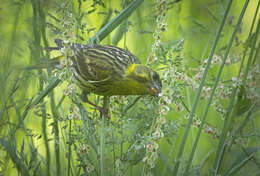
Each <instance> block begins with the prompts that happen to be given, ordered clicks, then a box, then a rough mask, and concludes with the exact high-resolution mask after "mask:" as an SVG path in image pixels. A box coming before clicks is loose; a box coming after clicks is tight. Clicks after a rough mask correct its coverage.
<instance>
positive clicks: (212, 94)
mask: <svg viewBox="0 0 260 176" xmlns="http://www.w3.org/2000/svg"><path fill="white" fill-rule="evenodd" d="M230 5H231V4H230ZM229 8H230V7H229ZM223 20H224V19H223ZM232 42H233V39H232V40H231V41H230V43H229V47H228V48H227V50H226V53H225V56H224V58H223V60H222V64H221V66H220V69H219V71H218V74H217V77H216V80H215V83H214V85H213V88H212V91H211V93H210V98H209V100H208V104H207V106H206V109H205V111H204V113H203V116H202V121H201V124H200V128H199V131H198V134H197V136H196V139H195V143H194V145H193V148H192V151H191V153H190V156H189V159H188V164H187V166H186V169H185V173H184V175H187V174H188V171H189V169H190V166H191V163H192V160H193V157H194V154H195V151H196V148H197V145H198V142H199V138H200V134H201V131H202V129H203V126H204V124H205V122H206V118H207V114H208V111H209V108H210V105H211V102H212V100H213V97H214V94H215V90H216V88H217V85H218V82H219V80H220V76H221V73H222V70H223V68H224V66H225V63H226V60H227V57H228V54H229V51H230V49H231V46H232Z"/></svg>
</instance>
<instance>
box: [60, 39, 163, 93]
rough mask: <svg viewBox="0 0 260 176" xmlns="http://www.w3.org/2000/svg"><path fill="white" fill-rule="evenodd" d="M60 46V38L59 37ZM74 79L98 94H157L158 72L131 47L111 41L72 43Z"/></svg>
mask: <svg viewBox="0 0 260 176" xmlns="http://www.w3.org/2000/svg"><path fill="white" fill-rule="evenodd" d="M56 43H57V45H58V47H59V48H61V47H62V45H61V40H56ZM71 49H72V50H73V53H74V55H73V56H71V57H70V59H71V60H72V62H73V65H72V74H73V80H74V82H75V83H76V84H77V85H78V86H79V87H80V88H81V89H82V90H84V91H85V92H87V93H91V92H92V93H95V94H98V95H105V96H112V95H146V94H150V95H158V94H159V93H160V92H161V87H162V84H161V80H160V78H159V75H158V74H157V73H156V72H155V71H153V70H152V69H151V68H149V67H147V66H144V65H141V64H140V62H139V60H138V59H137V58H136V57H135V56H134V55H133V54H132V53H130V52H129V51H127V50H124V49H121V48H118V47H115V46H109V45H105V46H104V45H81V44H72V45H71Z"/></svg>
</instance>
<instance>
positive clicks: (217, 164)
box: [213, 0, 249, 175]
mask: <svg viewBox="0 0 260 176" xmlns="http://www.w3.org/2000/svg"><path fill="white" fill-rule="evenodd" d="M248 3H249V0H246V2H245V4H244V6H243V9H242V11H241V13H240V16H239V19H238V21H237V24H236V27H235V30H234V32H233V34H232V37H231V39H230V42H229V45H228V49H227V51H226V53H225V57H227V56H228V54H229V50H230V48H231V45H232V43H233V40H234V39H235V36H236V33H237V32H238V30H239V26H240V24H241V22H242V19H243V17H244V14H245V11H246V8H247V6H248ZM237 89H238V88H237V87H236V88H235V89H234V90H233V92H232V96H231V100H230V103H229V106H228V110H227V113H226V116H225V123H224V127H223V130H222V134H221V137H220V142H219V145H218V149H217V152H216V157H215V162H214V165H213V172H214V175H217V174H218V170H219V168H220V164H221V163H220V161H221V158H222V156H223V153H224V145H225V139H226V136H227V133H228V130H229V128H230V123H231V122H232V121H233V118H231V119H229V116H230V113H231V110H232V108H233V103H234V100H235V97H236V92H237ZM231 117H232V115H231ZM233 117H234V116H233Z"/></svg>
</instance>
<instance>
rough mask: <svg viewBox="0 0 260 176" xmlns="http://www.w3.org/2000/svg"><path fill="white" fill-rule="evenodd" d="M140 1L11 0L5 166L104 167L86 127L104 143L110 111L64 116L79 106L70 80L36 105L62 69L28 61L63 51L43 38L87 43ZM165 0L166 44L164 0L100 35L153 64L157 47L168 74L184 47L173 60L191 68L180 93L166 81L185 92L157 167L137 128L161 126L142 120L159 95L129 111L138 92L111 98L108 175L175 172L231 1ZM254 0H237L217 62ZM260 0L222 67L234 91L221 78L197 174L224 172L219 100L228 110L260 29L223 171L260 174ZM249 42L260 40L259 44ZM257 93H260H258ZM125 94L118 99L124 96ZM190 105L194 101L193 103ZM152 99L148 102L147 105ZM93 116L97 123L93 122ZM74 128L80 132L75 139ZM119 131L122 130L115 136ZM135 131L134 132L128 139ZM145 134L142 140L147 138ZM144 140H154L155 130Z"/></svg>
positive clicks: (2, 37) (2, 100)
mask: <svg viewBox="0 0 260 176" xmlns="http://www.w3.org/2000/svg"><path fill="white" fill-rule="evenodd" d="M131 2H132V1H129V0H121V1H120V0H103V1H102V0H71V1H69V0H68V1H66V0H55V1H51V0H31V1H29V0H1V5H0V92H1V93H0V176H1V175H27V174H29V175H102V172H101V171H100V169H101V166H100V164H99V159H100V155H99V152H100V151H97V152H96V151H94V149H93V147H92V145H91V144H89V143H91V142H90V141H91V140H90V139H89V138H87V137H86V136H85V134H86V133H88V132H82V131H81V130H83V131H84V130H86V131H87V130H90V128H92V129H91V130H92V131H91V130H90V132H89V133H91V132H93V133H94V134H95V137H96V138H95V140H94V139H93V140H94V141H96V146H97V149H98V148H99V144H100V143H99V142H100V141H99V136H100V134H99V127H100V120H99V119H98V118H96V119H95V120H93V118H90V120H87V121H85V122H86V123H88V125H87V126H84V123H85V122H81V121H80V120H75V121H72V120H68V121H66V120H64V119H62V117H64V116H66V115H67V114H69V113H71V112H72V111H73V110H71V108H72V107H73V106H74V105H73V103H72V102H71V101H70V99H69V98H67V97H64V95H63V91H64V89H65V88H66V87H67V84H68V83H66V82H64V83H62V84H60V85H58V86H57V87H56V88H55V89H53V90H52V91H51V92H50V93H49V94H48V96H46V97H45V98H44V101H43V102H41V103H40V104H38V105H37V106H35V107H33V108H32V109H30V110H28V105H30V102H31V101H33V99H35V97H37V95H39V93H40V92H41V91H42V90H44V89H45V88H46V86H47V85H48V84H49V83H50V81H51V80H52V79H53V77H54V76H53V75H52V72H51V71H46V70H45V71H39V70H27V69H24V68H25V67H27V66H30V65H35V64H37V63H39V62H41V61H42V60H45V59H48V58H52V57H54V56H57V55H60V53H59V52H58V51H57V52H51V53H49V52H46V51H43V50H42V49H41V48H40V47H41V46H42V47H43V46H55V43H54V39H55V38H61V39H67V40H69V41H71V42H78V43H82V44H86V43H87V42H88V41H89V39H90V38H91V37H93V36H94V35H95V34H96V33H97V32H98V31H99V30H100V29H101V28H102V27H103V26H104V25H105V24H107V23H108V22H109V21H110V20H112V19H113V18H114V17H115V16H116V15H118V13H119V12H120V11H122V10H123V9H124V8H126V7H127V5H128V4H130V3H131ZM165 2H166V6H165V7H166V8H165V9H164V11H163V13H165V20H166V24H167V25H166V28H167V30H165V31H160V34H159V35H160V46H159V47H158V48H157V49H156V51H153V49H152V47H153V45H154V43H156V41H157V42H158V40H156V39H155V38H154V37H153V36H155V35H156V29H158V28H157V24H158V23H159V22H158V18H157V17H158V14H160V9H159V8H158V6H159V5H158V4H160V1H155V0H154V1H153V0H152V1H144V2H142V3H141V5H140V6H139V7H137V8H136V9H135V10H134V11H133V13H132V14H131V16H130V17H129V18H127V19H124V20H123V22H121V24H120V25H119V26H118V27H117V28H116V29H115V30H114V31H112V32H111V33H110V34H109V35H107V36H106V37H105V39H104V40H102V41H101V42H100V44H110V45H117V46H119V47H121V48H127V49H128V50H130V51H131V52H132V53H133V54H135V55H136V56H137V57H138V58H139V59H140V61H141V62H142V63H143V64H146V63H147V58H148V57H149V56H150V55H151V54H155V55H156V56H157V58H158V59H159V60H160V62H158V61H157V62H154V63H153V64H151V66H152V67H153V68H154V69H155V70H158V71H159V72H160V70H162V71H161V72H160V73H161V76H162V74H163V67H164V65H163V64H164V63H163V60H168V65H169V64H171V63H172V62H170V61H169V60H170V59H171V58H175V61H176V58H177V56H178V57H180V58H181V64H180V65H178V64H176V65H174V63H173V65H174V66H175V67H174V68H175V69H177V70H178V69H180V70H181V71H180V72H179V73H182V76H183V77H184V78H183V79H184V81H181V83H179V84H177V85H178V86H179V87H176V93H175V92H174V91H175V90H173V89H174V88H173V89H172V88H171V87H170V85H169V84H166V83H165V85H164V87H163V88H164V89H165V90H166V89H167V88H169V89H170V91H172V92H173V95H174V96H178V95H179V96H180V97H179V98H180V100H181V101H180V100H179V99H174V98H175V97H174V98H173V97H172V98H173V99H174V100H173V101H172V102H171V103H172V104H170V105H168V107H169V108H170V110H169V112H168V113H167V115H165V117H164V118H166V119H167V121H166V125H164V127H163V131H164V133H165V137H162V138H161V139H160V140H158V141H156V142H157V143H158V144H159V148H158V151H156V152H157V154H158V159H156V161H155V167H153V168H151V169H148V167H146V166H144V165H145V164H144V163H145V162H143V158H144V156H146V154H145V153H146V152H145V148H144V146H143V143H142V141H141V140H140V139H142V137H140V136H139V138H138V137H136V139H138V140H136V143H135V139H134V138H135V136H134V135H136V136H138V135H139V134H142V133H144V134H145V135H146V134H148V133H149V132H147V131H149V130H152V128H149V127H147V128H148V129H147V131H145V132H143V131H142V130H141V131H140V129H142V128H143V129H144V130H145V129H146V127H145V124H146V123H148V124H149V116H150V114H151V113H154V114H153V115H154V116H156V112H155V111H149V108H153V107H154V106H151V107H149V106H148V105H147V104H146V103H147V102H148V103H149V101H151V102H152V101H154V100H150V99H149V98H147V99H144V100H142V101H141V102H139V103H137V104H135V105H134V107H133V108H134V109H133V110H131V112H129V113H128V115H126V116H125V117H124V118H123V117H122V116H123V115H122V112H123V110H122V108H124V107H125V106H126V105H127V104H128V103H130V102H132V101H133V100H134V97H127V98H125V97H123V98H120V97H119V98H118V99H116V98H115V99H112V104H110V107H111V108H112V109H113V110H114V114H113V118H112V122H111V124H108V125H107V126H106V129H105V133H106V135H107V136H105V137H107V143H106V144H105V146H106V147H105V148H106V150H105V159H104V161H105V162H104V163H105V166H104V168H105V175H149V174H150V175H172V174H173V168H174V166H175V164H176V157H177V154H178V152H179V150H180V144H181V141H182V139H183V133H184V130H185V127H186V122H187V116H188V115H189V113H188V112H187V109H189V110H190V109H191V107H192V104H193V101H194V96H195V93H196V91H197V89H196V88H194V87H192V85H199V81H200V79H197V80H196V78H195V75H196V74H198V73H199V71H200V70H199V68H203V67H202V66H203V63H204V62H205V60H206V59H207V57H208V56H209V53H210V50H211V48H212V45H213V42H214V40H215V38H216V34H217V31H218V29H219V25H220V22H221V20H222V18H223V15H224V13H225V9H226V7H227V4H228V1H224V0H214V1H212V0H197V1H192V0H168V1H165ZM244 2H245V1H244V0H239V1H234V2H233V3H232V5H231V9H230V12H229V14H228V17H227V18H226V23H225V26H224V29H223V32H222V34H221V37H220V41H219V43H218V45H217V50H216V51H215V55H214V57H215V61H216V62H217V58H218V57H219V58H220V61H221V59H222V58H223V55H224V53H225V50H226V48H227V47H228V43H229V40H230V37H231V35H232V33H233V31H234V29H236V27H235V25H236V23H237V20H238V18H239V15H240V13H241V9H242V8H243V5H244ZM257 7H259V1H258V0H255V1H250V2H249V4H248V7H247V9H246V13H245V15H244V17H243V20H242V23H241V25H240V26H239V29H238V32H237V35H236V38H235V40H234V42H233V46H232V48H231V50H230V52H229V55H228V57H229V58H228V59H229V61H230V63H226V64H225V66H224V69H223V73H222V75H221V85H223V87H224V89H225V90H224V91H223V92H224V94H221V93H219V92H221V90H220V89H219V87H218V88H217V91H218V90H220V91H219V92H218V93H216V95H215V97H214V100H213V102H214V103H215V104H213V105H212V106H211V107H210V110H209V114H208V115H207V120H206V125H204V127H203V131H202V135H201V136H200V140H199V143H198V146H197V148H196V152H195V155H194V158H193V161H192V167H191V169H190V171H189V172H188V175H214V174H213V163H214V161H215V158H216V156H215V153H216V150H217V146H218V144H219V139H220V134H221V132H222V129H223V126H224V122H225V119H224V115H223V113H221V112H218V110H219V111H221V110H224V111H226V110H227V108H228V104H229V102H230V97H231V95H229V94H231V92H232V91H231V90H232V88H233V87H234V86H232V85H233V82H232V80H233V78H234V77H236V76H237V73H238V71H239V66H240V63H241V60H242V58H243V54H244V51H245V48H246V47H247V46H248V45H249V44H248V43H250V42H251V41H252V40H253V39H254V38H256V39H255V40H256V43H255V47H256V48H255V51H256V52H255V53H256V54H254V56H255V58H256V59H255V62H253V63H252V64H251V65H250V68H251V69H250V70H249V71H252V70H255V69H256V71H255V72H250V74H249V76H251V77H250V78H249V79H248V80H249V81H252V84H251V83H250V82H248V83H247V84H246V86H245V90H246V93H245V94H244V93H241V92H242V91H240V94H237V97H236V100H238V102H241V104H242V105H243V107H244V109H243V108H242V107H240V110H241V111H240V112H241V113H240V114H238V115H237V116H235V120H234V121H233V123H232V127H231V128H230V129H229V130H230V131H229V133H228V136H227V138H226V141H225V145H226V146H227V148H226V150H225V153H224V154H223V158H222V160H221V164H220V168H219V175H232V174H233V175H241V176H242V175H255V176H256V175H260V153H259V134H260V131H259V127H260V125H259V124H260V122H259V121H260V119H259V117H260V114H259V110H258V108H257V107H259V100H258V99H257V98H258V97H259V66H258V65H257V64H258V63H259V50H258V49H259V33H258V32H259V31H258V32H256V31H257V24H258V26H259V16H260V15H259V14H260V13H259V12H258V14H256V9H257ZM255 15H256V20H255V23H256V24H255V26H254V28H253V35H251V36H250V38H249V33H250V27H251V25H252V22H253V19H254V16H255ZM156 19H157V20H156ZM257 37H258V38H257ZM178 43H181V45H182V46H181V47H180V48H179V51H176V50H174V48H175V47H177V44H178ZM249 48H250V49H252V50H253V47H251V46H250V47H249ZM257 51H258V53H257ZM169 53H172V54H173V56H172V57H170V56H169ZM249 53H250V52H249V51H248V53H247V55H246V59H245V62H244V69H243V70H245V68H246V61H247V60H248V59H247V56H248V55H250V54H249ZM220 61H219V62H217V63H215V64H212V66H211V67H210V70H209V73H208V75H207V80H206V83H205V85H206V87H210V86H212V85H213V83H214V80H215V79H216V75H217V72H218V71H219V68H220ZM166 65H167V64H166ZM202 71H203V70H202ZM169 76H171V75H169ZM172 76H174V75H172ZM175 76H176V75H175ZM186 78H187V79H190V82H193V83H194V84H192V83H190V84H188V83H187V82H189V81H187V79H186ZM166 79H167V78H166ZM169 79H170V78H169ZM165 82H167V81H165ZM179 82H180V81H179ZM225 93H226V94H225ZM176 94H178V95H176ZM208 95H209V92H207V90H206V89H205V90H204V91H203V93H202V95H201V99H200V101H199V104H198V107H197V111H196V113H195V114H196V115H195V120H193V123H192V127H191V129H190V131H189V135H188V139H187V142H186V145H185V148H184V152H183V155H182V158H181V167H180V170H179V172H178V175H183V172H184V171H185V166H186V163H187V161H188V157H189V154H190V152H191V149H192V145H193V143H194V141H195V138H196V134H197V132H198V128H199V119H201V117H202V115H203V112H204V110H205V107H206V104H207V102H208V98H207V96H208ZM239 95H241V96H244V95H245V96H246V98H242V99H239ZM250 96H252V97H253V98H252V99H250V98H248V97H250ZM91 99H92V100H93V101H99V99H100V98H99V97H97V96H95V95H91ZM117 101H118V102H119V103H118V104H116V103H115V102H117ZM124 101H125V102H126V104H124ZM59 103H61V105H59ZM113 103H114V104H113ZM184 105H185V106H186V107H187V109H186V110H185V108H184ZM53 106H55V107H56V108H53ZM84 106H85V108H86V110H87V111H89V114H91V115H92V116H93V117H94V116H97V115H96V114H95V112H93V110H92V109H91V108H90V107H89V106H88V105H84ZM145 106H147V107H146V108H147V109H145V108H144V107H145ZM234 106H235V105H234ZM116 108H118V109H116ZM120 108H121V109H120ZM252 109H253V110H252ZM27 110H28V111H27ZM135 111H136V114H137V115H136V116H139V117H140V118H145V117H146V116H147V119H144V120H143V119H137V120H136V119H135V118H133V119H132V121H131V118H129V119H130V120H128V118H127V117H130V116H131V113H132V114H134V113H135ZM117 113H118V114H117ZM138 113H139V114H138ZM142 113H144V115H143V116H144V117H142V116H141V115H140V114H142ZM149 113H150V114H149ZM120 114H121V115H120ZM133 117H134V115H133ZM120 118H122V119H123V120H122V119H120ZM118 119H119V120H118ZM90 123H93V124H92V125H90ZM142 125H143V126H142ZM78 127H79V128H78ZM84 127H85V128H84ZM79 129H80V130H79ZM138 130H139V131H138ZM122 131H123V132H122ZM145 135H144V136H145ZM73 137H75V140H72V138H73ZM110 137H111V138H113V139H115V140H112V141H110V140H109V139H110ZM130 137H132V138H131V139H128V138H130ZM144 138H145V137H144ZM57 139H58V141H59V142H57ZM81 139H82V140H81ZM80 141H82V144H81V143H80ZM140 141H141V143H140V145H139V144H138V145H137V143H139V142H140ZM143 141H145V142H147V140H146V139H144V140H143ZM74 142H75V143H74ZM145 142H144V144H145V145H146V144H149V142H148V143H145ZM70 143H71V144H70ZM84 143H86V144H88V146H89V145H90V146H91V147H90V148H91V149H90V151H89V152H85V153H84V151H82V150H81V149H82V145H83V144H84ZM68 145H69V146H71V147H68ZM46 146H48V149H47V148H46ZM129 146H135V147H136V148H135V149H136V151H137V152H136V153H135V152H133V150H132V149H131V150H130V149H129ZM138 146H139V147H141V149H139V148H138ZM85 147H86V146H85ZM80 148H81V149H80ZM83 148H84V145H83ZM135 149H134V150H135ZM98 150H99V149H98ZM120 150H121V151H120ZM130 151H131V152H130ZM82 152H83V153H84V154H82ZM57 153H58V154H57ZM130 155H131V156H130ZM80 156H82V158H81V157H80ZM68 158H70V159H68ZM126 158H127V159H126ZM68 160H69V162H70V163H68ZM69 167H71V169H69ZM92 167H93V168H94V171H90V170H91V169H93V168H92ZM88 169H89V170H88ZM147 169H148V170H147ZM68 170H69V171H68ZM231 173H232V174H231Z"/></svg>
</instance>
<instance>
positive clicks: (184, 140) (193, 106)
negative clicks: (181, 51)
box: [173, 0, 232, 175]
mask: <svg viewBox="0 0 260 176" xmlns="http://www.w3.org/2000/svg"><path fill="white" fill-rule="evenodd" d="M231 4H232V0H230V1H229V3H228V6H227V8H226V10H225V14H224V17H223V20H222V22H221V24H220V27H219V30H218V33H217V36H216V39H215V42H214V44H213V47H212V49H211V51H210V55H209V59H208V61H207V65H206V67H205V70H204V73H203V77H202V79H201V81H200V84H199V88H198V91H197V93H196V96H195V100H194V102H193V105H192V109H191V112H190V115H189V121H188V123H187V126H186V128H185V132H184V135H183V138H182V142H181V146H180V149H179V152H178V156H177V159H176V164H175V167H174V172H173V175H177V173H178V169H179V165H180V159H181V157H182V153H183V151H184V147H185V143H186V141H187V137H188V134H189V130H190V127H191V123H192V120H193V116H194V114H195V110H196V108H197V105H198V101H199V97H200V94H201V91H202V88H203V86H204V83H205V80H206V76H207V73H208V69H209V67H210V64H211V60H212V58H213V55H214V52H215V50H216V47H217V43H218V41H219V39H220V35H221V32H222V30H223V27H224V24H225V21H226V18H227V15H228V12H229V9H230V7H231ZM194 150H195V149H194Z"/></svg>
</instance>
